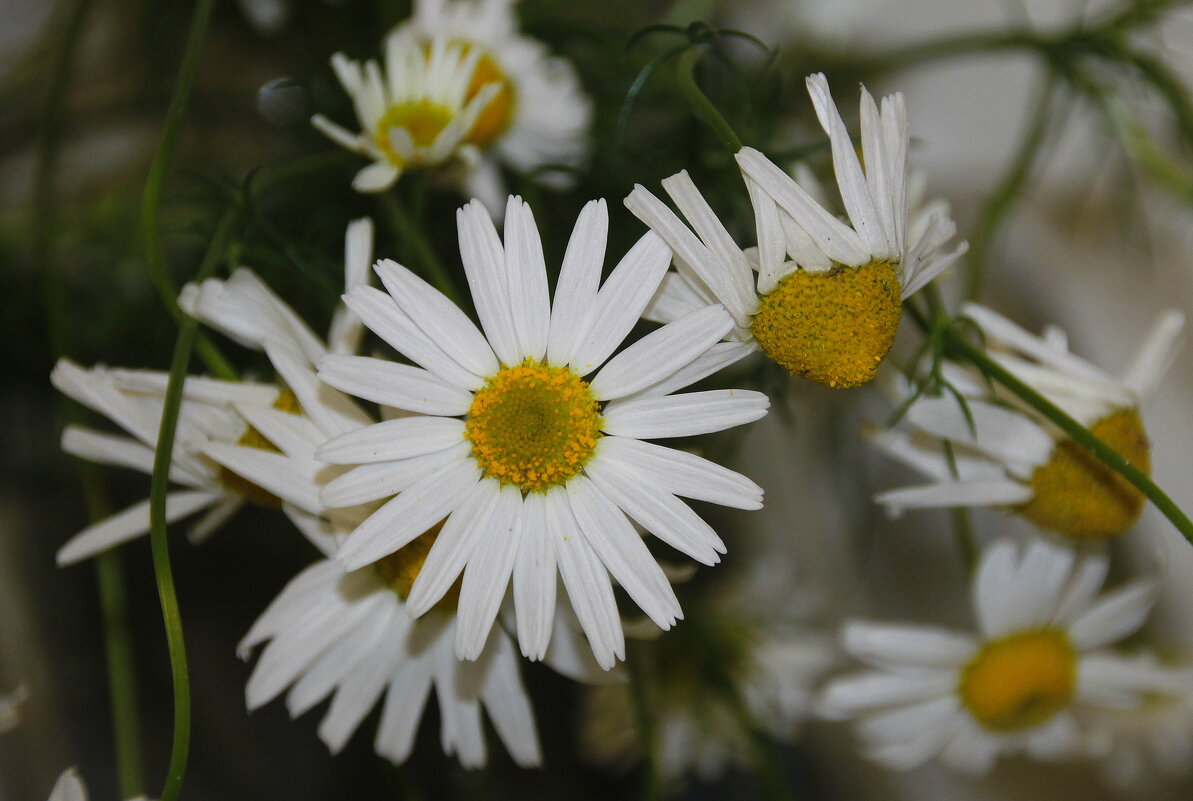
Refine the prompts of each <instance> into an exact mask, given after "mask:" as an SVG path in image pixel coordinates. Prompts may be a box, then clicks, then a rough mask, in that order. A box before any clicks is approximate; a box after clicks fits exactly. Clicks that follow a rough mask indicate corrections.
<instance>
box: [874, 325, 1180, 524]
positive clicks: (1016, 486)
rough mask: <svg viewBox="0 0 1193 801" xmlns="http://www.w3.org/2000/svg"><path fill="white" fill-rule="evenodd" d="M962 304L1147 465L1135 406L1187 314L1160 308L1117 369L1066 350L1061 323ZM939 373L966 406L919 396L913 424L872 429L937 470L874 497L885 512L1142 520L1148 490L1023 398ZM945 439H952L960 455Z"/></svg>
mask: <svg viewBox="0 0 1193 801" xmlns="http://www.w3.org/2000/svg"><path fill="white" fill-rule="evenodd" d="M961 314H962V316H964V317H966V318H968V319H970V320H972V321H973V322H974V323H975V324H976V325H977V326H978V328H979V329H980V330H981V332H982V335H983V337H984V339H985V343H986V346H987V349H988V352H989V355H990V356H991V358H993V359H995V360H996V361H997V362H998V363H999V364H1001V365H1002V366H1003V367H1005V368H1006V369H1007V370H1009V371H1010V372H1012V373H1013V374H1015V376H1016V377H1018V378H1019V379H1021V380H1022V381H1024V382H1025V383H1027V384H1028V385H1029V386H1031V387H1032V388H1034V389H1035V390H1037V391H1038V392H1040V393H1041V394H1043V395H1044V396H1045V397H1047V398H1048V400H1050V401H1051V402H1053V403H1054V404H1056V405H1057V406H1059V407H1060V408H1061V409H1063V410H1064V411H1065V412H1066V413H1068V414H1069V415H1071V416H1072V417H1073V418H1075V419H1076V420H1077V421H1078V422H1079V423H1081V424H1082V425H1084V426H1086V427H1087V428H1089V429H1090V431H1092V432H1093V433H1094V434H1095V435H1097V436H1098V437H1099V438H1100V439H1101V440H1102V441H1103V442H1105V443H1106V444H1108V445H1110V446H1111V447H1113V448H1114V449H1115V450H1117V451H1118V452H1119V453H1121V454H1122V455H1123V456H1125V457H1126V458H1127V459H1128V460H1129V461H1130V462H1131V463H1132V464H1133V465H1135V466H1136V467H1137V468H1139V469H1140V470H1142V471H1143V472H1144V473H1148V472H1150V461H1151V460H1150V453H1151V446H1150V443H1149V442H1148V438H1147V434H1146V432H1145V431H1144V428H1143V420H1142V418H1141V416H1140V406H1141V404H1142V403H1143V402H1144V401H1146V400H1147V399H1148V398H1150V397H1151V395H1152V394H1153V393H1154V392H1155V390H1156V388H1157V387H1158V385H1159V383H1160V380H1161V379H1162V378H1163V376H1164V374H1165V372H1167V370H1168V367H1169V366H1170V365H1171V363H1172V360H1173V359H1174V358H1175V356H1176V354H1177V352H1178V350H1179V349H1180V347H1181V344H1182V333H1183V330H1184V316H1183V315H1181V314H1180V313H1178V312H1175V311H1168V312H1165V313H1164V314H1162V315H1161V316H1160V317H1159V319H1158V320H1157V321H1156V323H1155V325H1154V326H1153V327H1152V330H1151V332H1150V333H1149V334H1148V336H1147V337H1146V339H1145V340H1144V344H1143V345H1142V347H1140V349H1139V352H1138V353H1137V354H1136V356H1135V358H1134V360H1133V361H1132V363H1131V366H1130V368H1129V369H1128V370H1127V371H1126V373H1125V374H1124V375H1123V377H1122V378H1115V377H1113V376H1111V375H1109V374H1107V373H1105V372H1104V371H1102V370H1101V369H1100V368H1098V367H1095V366H1094V365H1092V364H1090V363H1089V362H1087V361H1085V360H1083V359H1080V358H1078V357H1077V356H1074V355H1073V354H1071V353H1070V352H1069V350H1068V345H1067V340H1066V337H1065V335H1064V333H1063V332H1062V331H1060V330H1059V329H1056V328H1051V327H1050V328H1049V329H1047V330H1046V331H1045V333H1044V335H1043V336H1042V337H1037V336H1035V335H1033V334H1031V333H1029V332H1027V331H1025V330H1024V329H1022V328H1020V327H1019V326H1018V325H1016V324H1015V323H1013V322H1011V321H1010V320H1008V319H1006V318H1005V317H1002V316H1001V315H999V314H996V313H995V312H993V311H991V310H990V309H987V308H985V307H983V306H978V305H976V304H967V305H965V306H964V307H963V308H962V310H961ZM943 376H944V378H945V380H946V381H948V382H949V384H950V385H951V386H952V387H953V388H954V389H955V390H957V391H958V392H959V393H961V394H962V395H963V396H964V397H965V398H966V406H967V407H968V415H967V413H966V411H965V410H963V409H962V408H961V406H960V405H959V404H958V403H957V402H956V400H955V399H954V398H952V397H924V398H921V399H919V400H917V401H916V402H915V403H913V404H912V405H911V407H910V408H909V409H908V410H907V414H906V416H905V419H906V421H907V429H909V430H905V429H892V430H889V431H882V432H878V433H874V434H872V435H871V436H870V437H869V439H870V442H871V443H873V444H874V445H876V446H877V447H878V448H879V449H881V450H882V451H884V452H886V453H887V454H888V455H890V456H892V457H894V458H896V459H898V460H899V461H901V462H903V463H904V464H907V465H909V466H910V467H912V468H914V469H916V470H918V471H920V472H921V473H923V474H925V475H926V476H928V477H930V478H931V479H932V480H933V482H932V483H931V484H926V485H923V486H915V487H904V488H900V489H894V490H888V491H886V492H882V493H879V494H878V495H877V496H875V500H877V501H878V502H879V503H881V504H883V505H884V506H886V508H887V510H888V511H889V512H891V513H892V514H899V513H901V512H902V511H903V510H905V509H916V508H932V507H956V506H994V507H1000V508H1006V509H1009V510H1010V511H1013V512H1015V513H1017V514H1020V515H1022V516H1023V517H1025V518H1026V519H1027V520H1029V521H1031V522H1032V523H1034V524H1035V525H1037V526H1039V527H1040V528H1042V529H1045V530H1047V531H1051V532H1054V533H1057V534H1060V535H1062V536H1065V537H1071V538H1073V539H1078V540H1098V539H1105V538H1108V537H1115V536H1118V535H1121V534H1123V533H1125V532H1126V531H1128V530H1129V529H1130V528H1131V526H1133V525H1134V524H1135V521H1136V520H1137V519H1138V518H1139V515H1140V513H1141V511H1142V510H1143V503H1144V498H1143V495H1142V493H1140V492H1139V491H1138V490H1137V489H1135V488H1134V487H1133V486H1131V485H1130V484H1128V483H1127V481H1126V480H1125V479H1124V478H1122V477H1121V476H1119V475H1118V474H1117V473H1116V472H1114V471H1113V470H1112V469H1111V468H1109V467H1107V466H1106V465H1104V464H1103V463H1102V462H1100V461H1098V459H1097V458H1096V457H1094V456H1092V455H1090V454H1088V453H1087V452H1086V451H1085V450H1084V449H1083V448H1081V447H1080V446H1079V445H1077V444H1076V443H1074V442H1072V441H1071V440H1069V439H1068V438H1067V437H1066V436H1065V435H1064V434H1063V433H1062V432H1060V431H1059V430H1057V429H1055V428H1054V427H1053V426H1052V425H1051V424H1050V423H1048V422H1046V421H1045V420H1043V419H1042V418H1040V417H1039V416H1038V415H1037V414H1036V413H1035V412H1033V411H1031V410H1029V409H1028V408H1026V407H1025V406H1023V405H1022V404H1021V403H1019V402H1018V401H1017V399H1015V398H1014V397H1012V396H1010V395H1009V394H1008V393H1003V392H997V391H996V390H993V389H992V387H991V384H990V383H989V382H987V381H986V380H985V379H984V378H983V377H982V376H980V375H979V374H978V373H976V372H975V371H973V370H971V369H969V368H966V367H962V366H960V365H955V364H951V363H946V364H945V366H944V371H943ZM971 419H972V427H971ZM945 442H947V443H951V445H952V446H953V455H954V464H953V465H950V463H949V460H948V458H946V454H945V450H944V448H943V447H942V444H943V443H945Z"/></svg>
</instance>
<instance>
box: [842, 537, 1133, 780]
mask: <svg viewBox="0 0 1193 801" xmlns="http://www.w3.org/2000/svg"><path fill="white" fill-rule="evenodd" d="M1106 569H1107V561H1106V559H1105V557H1104V556H1101V555H1096V556H1087V557H1083V558H1081V559H1078V558H1077V557H1076V556H1075V552H1074V550H1073V549H1072V548H1070V547H1065V546H1059V545H1055V544H1052V543H1050V542H1048V541H1045V540H1036V541H1033V542H1031V543H1029V544H1027V545H1026V546H1024V547H1020V546H1018V545H1016V544H1015V543H1013V542H1011V541H1008V540H1003V541H1000V542H997V543H995V544H994V545H992V546H990V547H989V548H987V549H986V550H985V552H984V553H983V555H982V559H981V562H980V564H979V566H978V570H977V574H976V576H975V578H974V581H973V586H972V605H973V609H974V613H975V616H976V618H977V624H978V625H977V628H978V631H977V632H976V633H975V634H968V633H960V632H955V631H949V630H945V629H938V628H934V627H930V626H921V625H895V624H881V623H869V622H860V621H858V622H850V623H847V624H846V625H845V628H844V632H843V643H844V647H845V649H846V650H847V651H848V652H849V653H850V654H852V655H853V656H854V657H856V658H857V659H859V660H861V661H862V662H865V663H866V664H867V665H868V666H869V667H870V669H869V670H867V671H864V672H861V673H857V674H854V675H848V676H844V677H840V678H838V679H835V680H834V681H832V682H831V683H830V684H829V685H828V686H827V687H826V689H825V691H824V694H823V697H822V699H821V707H822V711H823V713H824V714H825V716H827V717H829V718H833V719H856V720H857V721H858V724H857V728H858V733H859V735H860V736H861V738H862V740H863V743H864V748H865V751H866V753H867V754H868V755H869V756H870V757H871V758H873V759H875V760H877V761H879V762H882V763H884V764H886V765H887V766H889V767H892V768H896V769H900V770H906V769H910V768H913V767H915V766H917V765H919V764H921V763H923V762H925V761H927V760H929V759H931V758H933V757H934V756H939V757H940V758H941V760H942V761H943V762H945V763H946V764H947V765H949V766H950V767H953V768H955V769H958V770H962V771H965V772H970V773H977V774H980V773H985V772H986V771H988V770H989V769H990V767H991V766H992V765H993V763H994V762H995V760H996V759H997V758H998V756H999V755H1000V754H1011V753H1020V752H1022V753H1026V754H1027V755H1028V756H1030V757H1033V758H1036V759H1044V760H1049V759H1059V758H1066V757H1070V756H1074V755H1079V754H1082V753H1085V752H1087V751H1088V749H1089V743H1088V742H1087V741H1086V740H1085V738H1084V734H1085V731H1086V728H1085V727H1086V723H1087V721H1088V719H1089V717H1088V716H1089V714H1090V713H1091V711H1092V710H1096V709H1099V708H1120V709H1124V708H1130V707H1132V706H1135V705H1137V704H1138V703H1139V702H1140V700H1141V699H1142V698H1143V697H1144V696H1146V695H1147V693H1149V692H1151V691H1153V690H1154V689H1155V688H1156V687H1157V677H1156V675H1155V672H1154V671H1151V670H1140V669H1139V667H1138V666H1137V665H1136V664H1135V663H1134V662H1132V660H1130V659H1129V658H1126V657H1123V656H1121V655H1118V654H1116V653H1114V652H1113V651H1111V650H1110V649H1108V648H1107V647H1106V646H1109V645H1111V644H1112V643H1114V642H1116V641H1118V640H1120V639H1122V638H1123V637H1126V636H1127V635H1129V634H1131V633H1132V632H1134V631H1136V630H1137V629H1138V628H1139V627H1140V626H1141V625H1142V624H1143V621H1144V619H1145V618H1146V616H1147V614H1148V611H1149V610H1150V609H1151V606H1152V603H1153V601H1154V599H1155V594H1156V589H1157V583H1156V581H1155V580H1153V579H1143V580H1137V581H1134V582H1132V583H1130V584H1127V585H1124V586H1122V587H1119V588H1117V589H1115V590H1113V591H1111V592H1108V593H1105V594H1101V595H1099V591H1100V589H1101V587H1102V584H1103V581H1104V580H1105V577H1106Z"/></svg>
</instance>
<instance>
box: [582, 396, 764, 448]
mask: <svg viewBox="0 0 1193 801" xmlns="http://www.w3.org/2000/svg"><path fill="white" fill-rule="evenodd" d="M768 408H770V400H769V399H768V398H767V397H766V396H765V395H763V394H762V393H761V392H755V391H753V390H748V389H714V390H707V391H705V392H688V393H685V394H682V395H665V396H663V397H661V398H637V399H635V400H627V401H616V402H614V403H610V404H609V405H608V406H607V407H606V408H605V411H604V414H603V415H602V419H603V420H604V422H603V424H602V426H601V428H602V430H603V431H605V432H606V433H609V434H612V435H615V436H621V437H634V438H637V439H666V438H668V437H688V436H694V435H696V434H709V433H711V432H713V431H723V430H725V429H726V428H732V427H734V426H739V425H742V424H744V423H750V422H753V421H754V420H758V419H759V418H761V417H764V416H765V415H766V411H767V409H768Z"/></svg>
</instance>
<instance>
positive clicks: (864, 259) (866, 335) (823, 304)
mask: <svg viewBox="0 0 1193 801" xmlns="http://www.w3.org/2000/svg"><path fill="white" fill-rule="evenodd" d="M808 91H809V92H810V93H811V95H812V103H813V105H814V106H815V108H816V114H817V116H818V117H819V119H820V124H821V125H822V126H823V127H824V130H825V132H826V133H828V135H829V139H830V143H831V145H832V153H833V169H834V172H835V173H836V176H837V183H838V186H839V187H840V191H841V198H842V200H843V202H844V206H845V209H846V211H847V212H848V214H849V222H848V223H847V222H845V221H843V220H840V219H838V218H837V217H836V216H835V215H834V214H833V213H832V212H831V211H829V210H828V209H827V208H825V205H824V204H823V202H822V201H821V200H818V199H817V197H816V196H815V195H816V191H815V188H814V187H809V186H808V185H807V181H803V182H801V181H797V180H796V179H794V178H792V177H791V176H789V175H788V174H786V173H785V172H783V171H782V170H781V169H779V167H777V166H775V165H774V164H773V163H771V162H770V161H769V160H768V159H767V158H766V157H765V156H764V155H762V154H761V153H759V152H758V151H757V150H754V149H753V148H748V147H747V148H742V149H741V150H740V151H739V152H738V154H737V161H738V165H739V166H740V167H741V170H742V174H743V176H744V178H745V181H746V188H747V189H748V190H749V193H750V200H751V202H752V204H753V207H754V216H755V223H756V226H757V235H758V249H757V254H756V256H751V255H750V254H747V253H746V252H744V251H742V249H741V248H740V247H738V246H737V245H736V244H735V243H734V241H733V239H732V237H731V236H730V234H729V232H728V231H727V230H726V229H725V227H724V225H723V224H722V223H721V222H720V220H719V219H718V218H717V216H716V214H715V212H713V210H712V208H711V207H710V206H709V205H708V203H707V202H706V201H705V199H704V198H703V197H702V196H701V194H700V191H699V190H698V189H697V188H696V186H695V184H693V183H692V180H691V179H690V178H689V177H688V174H687V172H686V171H685V172H680V173H678V174H676V175H673V176H671V177H670V178H668V179H666V180H664V181H663V188H664V189H665V190H666V192H667V194H668V195H670V197H671V199H672V200H673V201H674V202H675V204H676V206H677V207H678V208H679V210H680V212H681V213H682V214H683V215H684V217H685V218H686V219H687V221H688V225H690V226H691V228H689V227H688V225H685V224H684V222H683V221H682V220H680V219H679V217H678V216H676V214H675V213H674V212H672V211H671V210H670V209H669V208H668V207H667V206H666V205H665V204H664V203H663V202H662V201H660V200H659V199H658V198H656V197H654V196H653V195H652V194H651V193H650V192H648V191H647V190H646V189H645V188H643V187H642V186H635V187H634V191H633V192H632V193H630V195H629V196H628V197H627V198H626V200H625V204H626V207H627V208H628V209H629V210H630V211H631V212H633V214H634V215H635V216H636V217H638V219H640V220H642V222H644V223H646V225H647V226H649V227H650V228H651V229H652V230H654V231H656V232H657V233H658V234H659V235H660V236H662V237H663V239H665V240H666V241H667V244H669V245H670V246H671V248H672V249H673V250H674V251H675V267H676V270H677V272H676V274H675V275H673V276H669V280H668V282H667V283H665V284H664V286H663V289H662V291H661V292H660V295H659V297H658V298H656V299H655V301H654V310H653V311H654V314H655V315H656V316H658V317H660V318H668V317H671V316H673V315H675V314H679V313H682V311H683V310H685V309H688V308H692V307H695V306H700V305H707V304H709V303H714V302H715V303H721V304H723V305H724V306H725V308H726V309H727V310H728V311H729V313H730V314H731V315H732V316H733V320H734V329H733V331H732V333H731V334H730V337H729V338H730V340H732V341H735V342H740V343H749V345H752V346H756V347H759V348H761V349H762V351H763V352H764V353H766V355H767V356H769V357H770V358H771V359H772V360H774V361H775V362H776V363H778V364H779V365H781V366H782V367H784V368H785V369H786V370H787V371H788V372H789V373H791V374H792V375H797V376H802V377H804V378H809V379H811V380H813V381H816V382H818V383H821V384H827V385H828V386H831V387H853V386H858V385H859V384H864V383H866V382H867V381H869V380H870V379H872V378H873V377H874V373H875V371H876V370H877V368H878V364H879V362H881V361H882V359H883V357H884V356H886V354H887V351H889V350H890V347H891V344H892V343H893V342H894V339H895V332H896V330H897V329H898V326H899V320H900V316H901V314H902V305H901V304H902V301H903V300H904V299H905V298H907V297H908V296H910V295H911V294H912V293H914V292H916V291H918V290H919V289H920V288H921V287H923V286H924V285H925V284H927V283H928V282H929V281H931V280H932V279H933V278H935V277H936V276H937V275H939V274H940V272H941V271H943V270H944V269H945V268H947V267H948V266H949V265H950V264H952V263H953V262H954V261H955V260H956V259H957V257H958V256H960V255H961V254H962V253H963V252H964V251H965V245H964V244H962V245H960V246H958V247H956V248H954V249H953V250H952V251H949V252H945V251H942V250H941V248H942V247H943V245H944V244H945V243H946V242H947V241H948V240H949V239H950V238H951V237H952V236H953V234H954V233H956V224H955V223H954V222H953V221H952V219H951V218H950V217H949V216H948V214H947V207H943V206H940V205H939V204H934V205H932V206H930V207H928V209H927V211H928V214H927V216H926V217H919V216H917V217H916V218H914V222H915V224H914V225H913V226H912V227H910V228H909V227H908V225H907V219H906V218H907V214H906V209H907V191H906V184H907V178H906V156H907V119H906V114H905V111H904V107H903V96H902V95H900V94H895V95H892V96H890V97H885V98H883V100H882V105H881V110H880V109H879V106H878V104H877V103H875V101H874V99H873V98H872V97H871V96H870V94H869V92H867V91H866V89H865V88H864V87H863V88H862V90H861V95H862V97H861V121H862V154H863V158H864V160H865V165H866V166H865V169H864V170H863V168H862V164H861V162H860V161H859V160H858V155H857V152H856V150H855V148H854V145H853V142H852V141H851V140H850V138H849V134H848V132H847V130H846V128H845V123H844V122H843V121H842V120H841V115H840V114H839V113H838V111H837V107H836V106H835V105H834V103H833V99H832V97H831V95H830V94H829V90H828V82H827V81H826V80H825V77H824V76H823V75H813V76H811V77H810V78H808ZM755 269H756V270H757V271H758V277H757V284H756V285H755V280H754V274H753V271H754V270H755ZM748 350H749V348H748V347H743V348H741V349H740V350H739V351H738V353H739V355H744V353H746V352H748Z"/></svg>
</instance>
